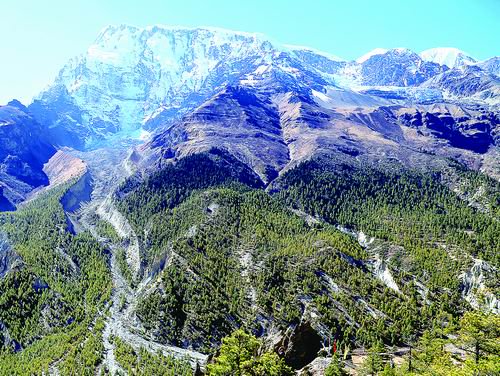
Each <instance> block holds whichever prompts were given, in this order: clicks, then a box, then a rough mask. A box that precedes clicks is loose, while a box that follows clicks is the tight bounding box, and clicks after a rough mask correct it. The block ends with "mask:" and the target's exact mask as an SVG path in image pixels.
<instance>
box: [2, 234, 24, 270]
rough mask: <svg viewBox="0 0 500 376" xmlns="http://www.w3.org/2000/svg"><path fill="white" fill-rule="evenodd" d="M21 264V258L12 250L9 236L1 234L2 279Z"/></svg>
mask: <svg viewBox="0 0 500 376" xmlns="http://www.w3.org/2000/svg"><path fill="white" fill-rule="evenodd" d="M21 264H22V260H21V257H20V256H19V255H18V254H17V253H16V252H15V251H14V250H13V249H12V248H11V246H10V244H9V241H8V239H7V236H6V235H5V234H3V233H0V279H2V278H3V277H5V276H6V275H7V274H8V273H9V272H10V271H11V270H13V269H15V268H16V267H19V266H21Z"/></svg>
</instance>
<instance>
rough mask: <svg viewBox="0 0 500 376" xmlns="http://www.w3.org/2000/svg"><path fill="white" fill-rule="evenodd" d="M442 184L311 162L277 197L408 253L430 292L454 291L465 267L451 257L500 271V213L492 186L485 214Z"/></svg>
mask: <svg viewBox="0 0 500 376" xmlns="http://www.w3.org/2000/svg"><path fill="white" fill-rule="evenodd" d="M464 174H465V173H464ZM465 178H467V179H469V180H468V181H469V182H471V181H472V182H471V183H470V184H473V183H474V179H476V180H477V182H476V183H475V184H479V182H482V183H484V182H483V180H484V179H483V178H482V177H481V175H479V174H476V175H474V174H472V173H469V174H467V175H466V176H465V177H464V179H465ZM440 181H441V176H440V174H439V173H426V174H423V173H420V172H412V171H408V170H403V169H393V170H389V169H386V170H382V169H378V170H377V169H374V168H370V167H362V168H361V167H359V168H354V167H351V166H347V165H337V166H332V164H331V163H329V161H328V160H311V161H307V162H304V163H303V164H301V165H300V166H298V167H297V168H295V169H293V170H290V171H289V172H287V173H286V174H285V175H284V176H283V178H282V179H281V181H280V183H279V184H280V186H281V188H282V190H281V191H280V192H279V193H278V194H277V196H278V197H279V198H280V199H281V200H282V201H284V202H285V203H286V204H287V205H290V206H292V207H295V208H298V209H301V210H303V211H305V212H307V213H309V214H311V215H314V216H318V217H320V218H323V219H324V220H326V221H327V222H329V223H333V224H341V225H343V226H347V227H349V228H353V229H356V230H358V231H363V232H365V233H367V234H370V236H375V237H377V238H379V239H385V240H388V241H390V242H392V243H394V244H399V245H401V246H403V247H404V248H405V250H407V251H408V252H409V253H410V254H411V261H410V262H411V265H409V266H410V268H408V270H407V271H408V272H410V273H412V274H416V275H418V276H419V277H420V278H422V280H424V281H425V282H426V284H427V285H428V286H429V287H431V288H434V287H443V286H444V287H448V288H451V289H452V290H457V288H458V286H457V283H458V282H457V278H455V277H456V275H457V272H458V273H459V272H460V271H461V270H463V269H464V267H465V266H466V265H467V263H468V260H467V258H466V257H463V255H462V257H454V258H452V257H450V255H449V253H450V252H463V251H466V252H468V253H469V254H470V255H472V256H474V257H478V258H483V259H485V260H488V261H490V262H492V263H493V264H494V265H500V237H499V236H498V234H499V233H500V221H498V217H496V218H495V215H494V213H498V208H500V186H499V184H498V183H496V182H492V181H489V180H488V183H489V184H490V185H494V188H491V190H492V192H496V193H495V194H492V197H491V198H490V202H489V204H488V206H489V208H490V209H491V210H490V211H491V213H489V214H485V213H482V212H480V211H478V210H475V209H474V208H472V207H471V206H469V205H467V203H466V202H464V201H462V200H461V199H460V198H459V197H457V195H455V194H454V193H453V192H452V191H451V190H450V189H449V188H448V187H446V186H444V185H443V184H441V183H440ZM492 213H493V215H492ZM459 256H460V255H459ZM400 261H401V260H400ZM404 261H408V258H407V260H402V261H401V262H404ZM395 266H399V265H395Z"/></svg>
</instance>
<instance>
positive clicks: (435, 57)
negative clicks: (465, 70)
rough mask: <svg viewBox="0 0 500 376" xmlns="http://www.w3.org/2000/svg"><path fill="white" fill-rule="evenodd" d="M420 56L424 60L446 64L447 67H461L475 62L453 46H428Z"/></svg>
mask: <svg viewBox="0 0 500 376" xmlns="http://www.w3.org/2000/svg"><path fill="white" fill-rule="evenodd" d="M420 57H421V58H422V60H424V61H430V62H433V63H437V64H440V65H446V66H447V67H448V68H462V67H464V66H465V65H470V64H474V63H475V62H476V60H475V59H474V58H473V57H471V56H470V55H468V54H466V53H465V52H463V51H461V50H459V49H458V48H453V47H437V48H430V49H428V50H425V51H422V52H421V53H420Z"/></svg>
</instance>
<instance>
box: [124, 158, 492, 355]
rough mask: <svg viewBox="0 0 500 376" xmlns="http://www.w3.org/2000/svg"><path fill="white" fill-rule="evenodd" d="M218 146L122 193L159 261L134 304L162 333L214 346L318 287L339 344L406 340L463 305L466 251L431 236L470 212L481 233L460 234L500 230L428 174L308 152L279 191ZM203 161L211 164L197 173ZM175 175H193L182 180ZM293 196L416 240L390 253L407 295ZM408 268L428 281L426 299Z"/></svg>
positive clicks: (285, 316)
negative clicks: (386, 170)
mask: <svg viewBox="0 0 500 376" xmlns="http://www.w3.org/2000/svg"><path fill="white" fill-rule="evenodd" d="M218 158H220V157H217V158H213V157H211V156H207V155H204V156H193V157H188V158H185V159H183V160H182V161H183V167H182V169H181V167H180V166H179V165H174V166H169V167H167V168H166V169H165V170H163V171H161V172H159V173H157V174H156V175H154V176H153V177H151V178H149V180H146V181H145V182H143V183H140V184H136V185H135V186H134V187H132V188H130V185H131V184H132V183H126V184H125V185H124V187H128V189H124V190H123V191H122V192H121V193H119V195H118V198H119V200H118V206H119V207H120V208H121V210H122V211H123V212H124V214H125V215H126V216H127V217H128V218H129V219H130V220H131V222H133V223H134V226H135V228H136V232H137V234H138V236H139V237H140V238H141V241H142V244H143V245H144V250H145V258H146V260H147V263H148V265H149V268H150V270H153V271H155V272H156V273H159V278H158V285H157V286H156V288H155V289H154V290H152V293H151V294H149V295H147V296H146V297H144V299H142V300H141V301H140V302H139V305H138V310H137V314H138V316H139V318H140V319H141V320H142V322H143V324H144V326H145V328H146V329H147V330H148V331H150V332H151V333H154V335H155V336H156V339H157V340H159V341H163V342H169V343H173V344H181V343H183V344H186V343H189V344H190V345H192V346H193V347H195V348H198V349H201V350H204V351H210V350H211V349H212V348H213V347H214V346H216V345H217V344H218V343H220V340H221V338H222V337H224V336H226V335H229V333H231V332H232V331H233V330H235V329H237V328H239V327H244V328H246V329H248V330H251V331H255V332H258V331H260V330H261V326H260V325H261V324H260V323H259V319H258V318H257V312H260V313H261V314H263V315H264V317H265V318H272V319H273V320H275V321H276V324H277V325H278V326H279V327H281V328H283V329H284V328H286V327H288V326H289V325H290V324H294V323H297V322H299V321H300V320H301V317H302V315H303V314H304V309H305V305H304V302H303V301H302V299H303V298H304V297H306V298H307V299H309V297H310V298H311V299H309V300H310V303H312V307H314V309H316V310H317V314H318V315H319V317H320V319H321V321H322V322H323V323H325V324H326V325H327V326H328V328H329V329H330V330H331V331H332V333H334V334H335V335H336V336H337V337H338V339H339V346H346V345H349V344H354V345H355V346H359V345H364V346H368V347H370V346H373V345H375V344H378V343H380V342H382V343H385V344H392V345H397V344H405V343H411V342H412V341H414V339H415V338H416V337H418V336H419V335H420V334H421V333H423V331H425V330H430V329H432V328H434V327H440V326H442V325H451V324H453V323H456V321H457V320H458V318H459V317H460V315H461V313H462V312H463V311H464V310H465V309H466V306H465V305H464V302H463V299H462V298H461V296H460V295H459V289H458V287H459V286H458V284H459V281H458V279H457V278H456V276H457V272H458V271H460V269H461V268H462V267H463V266H464V265H467V263H468V261H467V259H466V258H457V259H456V260H455V261H453V260H451V261H450V258H449V256H448V254H447V251H446V250H444V249H443V248H442V247H437V246H435V244H434V242H437V241H438V240H439V239H440V237H441V236H442V237H443V238H444V239H448V240H450V239H451V238H450V237H449V233H448V232H451V233H453V232H454V231H458V230H456V229H455V227H453V226H452V224H453V223H454V221H458V217H459V216H460V215H462V213H465V214H464V215H465V216H466V220H465V222H467V221H468V219H467V218H469V219H470V221H471V222H470V226H472V228H473V229H474V231H476V233H475V234H476V235H474V236H475V237H476V238H477V241H474V242H472V243H470V242H469V243H468V242H467V241H466V240H463V241H462V242H460V243H453V244H454V245H457V244H458V245H462V246H470V247H472V246H476V243H477V242H479V243H480V244H482V245H483V246H484V247H486V245H488V244H489V245H490V246H496V244H497V242H498V240H497V239H496V238H494V237H493V236H492V234H491V233H489V232H488V231H492V230H491V229H490V227H488V226H491V228H496V227H495V226H496V224H495V223H493V222H492V221H491V218H489V217H488V216H486V215H485V216H481V215H479V216H478V218H479V219H477V220H474V219H473V217H474V215H475V214H477V213H476V212H475V211H473V209H471V208H469V207H467V206H466V205H464V204H463V203H462V202H461V201H459V200H458V199H456V197H455V196H453V195H452V194H451V193H450V192H449V190H448V189H447V188H445V187H444V186H442V185H441V184H439V183H436V182H435V179H433V178H432V177H430V176H428V177H426V176H420V175H415V174H411V173H410V172H401V174H402V175H401V174H400V175H389V174H383V173H381V172H377V171H371V170H370V171H356V170H352V171H351V170H350V169H347V167H345V166H344V167H343V168H346V169H347V170H346V171H344V172H342V171H341V172H339V173H333V172H328V171H323V170H322V169H320V167H319V166H325V164H319V163H318V164H313V165H310V166H309V165H307V163H306V164H305V165H303V166H299V167H298V168H297V169H294V170H291V171H290V172H289V173H287V174H286V175H285V176H284V177H283V181H282V183H281V184H282V188H283V190H282V191H281V192H278V193H277V194H276V195H275V196H274V197H272V196H269V195H268V194H267V193H265V192H263V191H261V190H256V189H251V187H249V186H248V185H245V183H246V182H248V179H247V176H248V175H245V178H244V179H240V177H241V176H242V174H241V173H240V174H235V173H233V172H230V171H228V170H224V169H225V168H226V167H227V166H226V165H223V167H221V165H220V159H218ZM200 161H202V162H200ZM308 163H314V162H308ZM199 165H203V168H204V172H203V174H201V175H200V176H197V178H195V179H191V180H190V179H189V177H190V176H191V174H192V173H193V169H196V166H199ZM306 167H307V168H306ZM221 170H222V172H221ZM222 176H226V178H224V179H222V178H219V179H214V178H213V177H222ZM208 177H210V178H208ZM207 179H208V180H207ZM175 181H182V182H189V184H187V186H185V187H183V188H182V192H181V193H179V192H180V191H181V189H180V187H178V186H177V185H176V184H174V183H172V182H175ZM332 192H333V193H332ZM440 202H442V204H441V203H440ZM287 205H293V206H295V207H297V208H299V209H302V210H304V211H306V212H309V213H311V214H313V215H318V216H321V217H323V218H325V219H326V220H328V221H329V222H332V223H342V224H344V225H347V226H353V227H355V228H360V229H363V230H365V231H367V232H368V233H370V234H372V233H373V234H374V235H376V236H378V237H380V238H381V239H387V240H389V241H391V242H394V243H396V244H401V245H403V246H404V247H405V248H404V249H408V250H409V252H408V253H399V254H395V255H393V256H392V258H391V262H392V264H391V266H392V267H393V268H394V269H396V270H400V271H399V272H396V277H397V278H398V284H399V285H400V288H401V290H402V292H403V294H399V293H396V292H394V291H392V290H390V289H388V288H387V287H385V286H384V285H383V284H381V283H380V282H379V281H378V280H377V279H375V278H373V276H372V275H371V274H370V273H369V272H368V270H367V269H366V266H365V264H366V260H367V258H368V257H369V255H368V254H367V253H366V251H365V250H363V249H362V248H361V247H360V246H359V245H358V244H357V242H356V241H355V240H354V239H352V238H351V237H350V236H348V235H344V234H342V233H340V232H339V231H338V230H336V229H335V228H334V227H333V226H331V225H328V224H326V223H316V224H314V223H313V224H308V223H306V221H305V220H304V219H302V218H300V217H299V216H298V215H296V214H294V213H292V212H291V211H290V210H288V209H287V207H286V206H287ZM438 206H439V207H438ZM441 206H442V207H441ZM413 211H415V213H416V214H413ZM384 213H385V214H384ZM338 218H342V220H341V221H337V220H336V219H338ZM405 221H407V222H408V223H407V224H405V223H406V222H405ZM464 228H465V227H464ZM483 229H485V230H484V231H483ZM427 230H428V234H426V231H427ZM466 236H469V235H466ZM463 239H465V238H463ZM404 249H403V250H404ZM481 249H483V248H481ZM484 249H486V248H484ZM471 252H472V250H471ZM484 252H488V254H490V252H489V251H487V250H484ZM254 265H258V267H254ZM412 274H416V275H417V276H419V277H420V278H421V280H422V281H424V282H425V283H426V284H427V286H428V287H430V290H429V293H428V294H427V296H426V299H427V301H426V302H424V298H423V296H422V294H421V293H420V292H419V287H418V286H417V284H416V283H415V282H414V281H413V278H412ZM443 287H446V288H449V289H451V291H452V293H446V294H443V293H442V291H443V290H442V288H443ZM310 307H311V306H310Z"/></svg>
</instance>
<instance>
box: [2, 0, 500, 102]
mask: <svg viewBox="0 0 500 376" xmlns="http://www.w3.org/2000/svg"><path fill="white" fill-rule="evenodd" d="M0 1H1V6H0V35H1V36H2V41H1V43H0V59H1V60H0V68H1V69H0V103H6V102H7V101H8V100H10V99H11V98H18V99H21V100H22V101H23V102H25V103H29V102H30V101H31V98H32V97H33V96H34V95H36V94H37V93H38V92H40V91H41V90H42V89H43V88H44V87H45V86H46V85H47V84H49V83H50V82H51V81H52V80H53V79H54V77H55V76H56V74H57V72H58V71H59V69H60V68H61V67H62V65H64V63H65V62H66V61H67V60H68V59H69V58H71V57H73V56H76V55H78V54H80V53H82V52H84V51H85V50H86V48H87V47H88V46H89V45H90V44H91V43H92V41H93V40H94V38H95V37H96V36H97V34H98V32H99V31H100V30H101V29H102V28H103V27H104V26H106V25H108V24H120V23H126V24H130V25H136V26H146V25H150V24H171V25H182V26H218V27H223V28H229V29H234V30H241V31H250V32H261V33H264V34H266V35H268V36H269V37H270V38H271V39H273V40H276V41H279V42H282V43H288V44H298V45H305V46H310V47H313V48H317V49H320V50H323V51H326V52H330V53H332V54H335V55H338V56H340V57H343V58H345V59H355V58H357V57H359V56H361V55H363V54H364V53H366V52H368V51H370V50H372V49H373V48H376V47H383V48H392V47H408V48H411V49H413V50H414V51H416V52H420V51H421V50H424V49H427V48H431V47H457V48H460V49H462V50H464V51H466V52H468V53H470V54H471V55H472V56H474V57H476V58H478V59H485V58H488V57H491V56H495V55H500V27H499V26H498V25H499V22H498V21H499V20H500V0H345V1H337V0H301V1H298V0H288V1H286V0H239V1H236V0H233V1H228V0H201V1H195V0H177V1H174V0H138V1H134V0H85V1H76V0H44V1H41V0H0Z"/></svg>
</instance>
